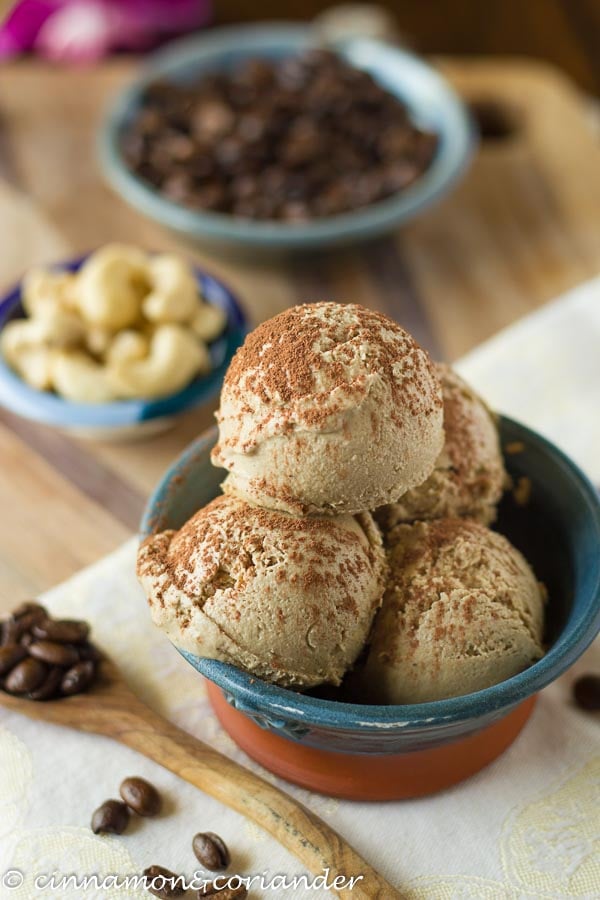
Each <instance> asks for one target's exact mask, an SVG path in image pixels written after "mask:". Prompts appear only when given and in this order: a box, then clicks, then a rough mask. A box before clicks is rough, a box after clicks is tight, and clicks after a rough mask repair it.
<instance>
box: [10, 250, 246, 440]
mask: <svg viewBox="0 0 600 900" xmlns="http://www.w3.org/2000/svg"><path fill="white" fill-rule="evenodd" d="M85 258H86V257H80V258H78V259H76V260H71V261H69V262H65V263H61V264H60V265H58V266H56V267H55V268H57V269H67V270H68V271H71V272H76V271H77V270H78V269H79V268H80V266H81V265H82V263H83V262H84V260H85ZM196 275H197V279H198V285H199V287H200V290H201V292H202V296H203V297H205V298H206V300H207V301H208V302H209V303H214V304H215V305H216V306H220V307H221V308H222V309H223V310H224V311H225V312H226V313H227V326H226V328H225V331H224V333H223V334H222V335H221V336H220V337H219V338H217V340H216V341H214V342H213V343H212V344H211V345H210V347H209V349H210V354H211V358H212V362H213V370H212V371H211V372H210V374H209V375H207V376H206V377H204V378H197V379H196V380H195V381H193V382H192V383H191V384H190V385H188V386H187V387H186V388H185V389H184V390H183V391H180V392H179V393H178V394H173V395H171V396H169V397H164V398H161V399H160V400H121V401H118V402H115V403H73V402H71V401H69V400H64V399H63V398H62V397H59V396H57V395H56V394H52V393H49V392H46V391H38V390H36V389H35V388H32V387H30V386H29V385H28V384H26V383H25V382H24V381H23V380H22V379H21V378H19V376H18V375H16V374H15V373H14V372H13V371H12V369H11V368H10V367H9V366H8V365H7V364H6V362H5V361H4V359H3V358H2V355H1V354H0V406H4V407H5V408H6V409H9V410H10V411H11V412H14V413H17V415H20V416H23V417H24V418H26V419H33V420H35V421H36V422H43V423H44V424H45V425H54V426H55V427H56V428H61V429H63V430H66V431H70V432H76V433H77V434H78V435H80V436H85V437H92V438H98V439H114V438H117V439H118V438H125V437H129V436H137V435H142V434H145V433H151V432H155V431H158V430H160V429H162V428H164V427H165V426H166V425H168V424H169V423H170V422H171V421H172V419H173V418H174V417H175V416H176V415H178V414H179V413H183V412H186V411H187V410H190V409H193V408H194V407H197V406H200V405H201V404H202V403H205V402H206V401H207V400H208V399H210V398H211V397H213V396H214V395H215V394H217V393H218V392H219V390H220V388H221V384H222V381H223V377H224V375H225V372H226V371H227V367H228V365H229V363H230V361H231V358H232V356H233V354H234V353H235V351H236V349H237V348H238V347H239V346H240V344H241V343H242V341H243V340H244V337H245V335H246V332H247V323H246V318H245V316H244V313H243V312H242V309H241V307H240V305H239V303H238V301H237V300H236V298H235V296H234V295H233V294H232V293H231V291H230V290H229V288H227V287H226V286H225V285H224V284H223V283H222V282H221V281H218V280H217V279H216V278H214V277H213V276H212V275H209V274H208V273H206V272H201V271H196ZM23 316H24V312H23V307H22V305H21V290H20V286H19V285H17V286H16V287H15V288H13V289H12V290H11V291H10V293H8V294H7V295H6V296H5V297H4V298H3V299H1V300H0V330H1V329H2V328H4V326H5V325H6V324H7V323H8V322H10V321H12V320H13V319H17V318H22V317H23Z"/></svg>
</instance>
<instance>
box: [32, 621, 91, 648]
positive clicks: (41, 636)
mask: <svg viewBox="0 0 600 900" xmlns="http://www.w3.org/2000/svg"><path fill="white" fill-rule="evenodd" d="M89 631H90V626H89V625H88V624H87V622H76V621H74V620H71V619H46V620H45V621H44V622H40V623H38V624H36V625H34V626H33V628H32V632H33V635H34V637H36V638H37V639H38V640H40V641H57V642H58V643H59V644H80V643H82V642H83V641H85V640H87V636H88V634H89Z"/></svg>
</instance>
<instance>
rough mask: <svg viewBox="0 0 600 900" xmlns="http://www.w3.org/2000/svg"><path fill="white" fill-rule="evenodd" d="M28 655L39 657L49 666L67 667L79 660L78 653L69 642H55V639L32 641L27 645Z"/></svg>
mask: <svg viewBox="0 0 600 900" xmlns="http://www.w3.org/2000/svg"><path fill="white" fill-rule="evenodd" d="M29 655H30V656H35V658H36V659H41V660H42V662H45V663H48V664H49V665H51V666H62V667H63V668H65V669H66V668H68V667H69V666H73V665H75V663H76V662H79V653H78V652H77V649H76V648H75V647H73V646H72V645H71V644H57V643H56V642H55V641H34V642H33V643H32V644H30V646H29Z"/></svg>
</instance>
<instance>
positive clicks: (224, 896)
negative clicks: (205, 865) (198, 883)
mask: <svg viewBox="0 0 600 900" xmlns="http://www.w3.org/2000/svg"><path fill="white" fill-rule="evenodd" d="M247 896H248V888H247V887H244V885H243V884H241V885H240V886H239V887H215V885H214V884H207V885H205V886H204V887H203V888H200V890H199V891H198V894H197V897H198V900H203V898H204V897H216V898H217V900H246V897H247Z"/></svg>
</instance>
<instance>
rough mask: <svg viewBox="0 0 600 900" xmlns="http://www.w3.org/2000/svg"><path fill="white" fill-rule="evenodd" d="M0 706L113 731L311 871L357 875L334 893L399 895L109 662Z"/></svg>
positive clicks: (387, 898)
mask: <svg viewBox="0 0 600 900" xmlns="http://www.w3.org/2000/svg"><path fill="white" fill-rule="evenodd" d="M0 706H4V707H6V708H7V709H10V710H12V711H15V712H19V713H21V714H23V715H26V716H29V717H30V718H34V719H39V720H43V721H45V722H51V723H53V724H57V725H66V726H68V727H70V728H76V729H77V730H78V731H88V732H92V733H94V734H102V735H105V736H107V737H110V738H113V739H114V740H116V741H119V742H120V743H122V744H125V745H126V746H128V747H131V748H132V749H133V750H137V751H138V752H139V753H142V754H143V755H144V756H147V757H149V758H150V759H152V760H154V761H155V762H157V763H159V764H160V765H162V766H164V767H165V768H166V769H169V771H171V772H174V773H175V774H176V775H179V776H180V777H181V778H183V779H184V780H185V781H188V782H189V783H190V784H193V785H194V786H195V787H197V788H199V789H200V790H202V791H204V793H206V794H209V795H210V796H211V797H215V798H216V799H217V800H219V801H220V802H221V803H224V804H225V805H226V806H229V807H231V808H232V809H235V810H236V811H237V812H239V813H241V814H242V815H243V816H245V817H246V818H248V819H251V820H252V821H253V822H255V823H256V824H257V825H259V826H260V827H261V828H264V829H265V830H266V831H268V832H269V834H271V835H272V836H273V837H274V838H275V839H276V840H277V841H279V843H280V844H282V846H284V847H285V848H286V849H287V850H289V851H290V852H291V853H293V854H295V856H296V857H297V858H298V859H299V860H300V861H301V862H302V863H303V864H304V865H305V866H306V867H307V868H308V869H309V871H311V872H312V873H313V874H315V875H320V874H322V873H323V870H324V869H328V870H329V882H330V883H331V882H333V881H334V879H335V878H336V876H338V875H339V876H341V875H343V876H345V880H347V879H348V878H349V877H350V876H362V877H361V879H360V880H359V881H357V883H356V885H355V886H354V888H353V889H351V890H347V889H341V890H339V891H336V892H335V893H336V894H337V895H338V896H339V897H341V898H348V900H401V897H402V895H401V894H400V892H399V891H397V890H396V888H394V887H392V885H391V884H389V883H388V882H387V881H385V880H384V879H383V878H382V877H381V876H380V875H379V874H378V873H377V872H376V871H375V870H374V869H373V868H371V866H370V865H369V864H368V863H367V862H366V861H365V860H364V859H362V858H361V857H360V856H359V854H358V853H357V852H356V851H355V850H354V849H353V848H352V847H351V846H350V845H349V844H347V843H346V841H345V840H343V838H341V837H340V835H339V834H337V833H336V832H335V831H334V830H333V829H332V828H330V827H329V825H326V824H325V822H323V820H322V819H320V818H319V817H318V816H316V815H315V814H314V813H313V812H311V811H310V810H309V809H307V808H306V807H305V806H303V805H302V804H301V803H299V802H297V801H296V800H294V799H293V798H292V797H290V796H289V795H288V794H286V793H284V792H283V791H281V790H279V788H277V787H275V786H274V785H272V784H269V782H267V781H264V780H263V779H262V778H260V777H259V776H258V775H255V774H254V773H253V772H251V771H250V770H248V769H246V768H244V767H243V766H240V765H239V764H238V763H236V762H234V761H233V760H232V759H229V758H228V757H226V756H223V754H221V753H218V752H217V751H216V750H213V749H212V748H211V747H209V746H208V745H207V744H204V743H203V742H202V741H199V740H198V739H197V738H194V737H192V736H191V735H189V734H187V733H186V732H184V731H182V730H181V729H179V728H176V727H175V726H174V725H171V723H170V722H167V721H166V719H163V718H162V717H161V716H158V715H157V714H156V713H154V712H152V710H150V709H149V708H148V707H147V706H145V704H143V703H142V702H141V700H140V699H139V698H138V697H136V695H135V694H134V693H133V692H132V691H131V690H130V689H129V688H128V686H127V685H126V684H125V682H124V680H123V678H122V676H121V675H120V673H119V671H118V669H117V668H116V666H115V665H114V664H113V663H112V662H110V661H109V660H105V661H104V662H103V663H102V668H101V678H100V681H99V683H98V684H97V685H95V686H94V688H93V690H91V691H90V692H88V693H87V694H79V695H77V696H74V697H67V698H64V699H61V700H53V701H50V702H46V703H36V702H35V701H31V700H23V699H20V698H17V697H11V696H10V695H8V694H4V693H3V692H0Z"/></svg>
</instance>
